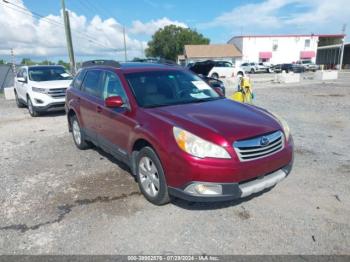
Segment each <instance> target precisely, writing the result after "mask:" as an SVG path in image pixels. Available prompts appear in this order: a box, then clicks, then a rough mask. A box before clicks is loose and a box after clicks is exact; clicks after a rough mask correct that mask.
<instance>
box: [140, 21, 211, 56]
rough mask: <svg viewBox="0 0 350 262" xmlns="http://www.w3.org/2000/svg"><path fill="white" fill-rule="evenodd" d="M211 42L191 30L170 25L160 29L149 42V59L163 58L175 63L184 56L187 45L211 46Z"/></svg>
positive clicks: (147, 51)
mask: <svg viewBox="0 0 350 262" xmlns="http://www.w3.org/2000/svg"><path fill="white" fill-rule="evenodd" d="M209 42H210V40H209V39H208V38H206V37H204V36H203V35H202V34H200V33H198V32H196V31H195V30H192V29H189V28H183V27H179V26H176V25H168V26H165V27H164V28H161V29H159V30H158V31H157V32H155V33H154V35H153V36H152V39H151V41H149V42H148V48H147V49H146V56H147V57H161V58H165V59H169V60H173V61H175V60H176V59H177V56H178V55H180V54H183V52H184V47H185V45H200V44H209Z"/></svg>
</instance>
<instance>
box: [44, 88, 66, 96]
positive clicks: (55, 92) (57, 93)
mask: <svg viewBox="0 0 350 262" xmlns="http://www.w3.org/2000/svg"><path fill="white" fill-rule="evenodd" d="M66 90H67V88H55V89H49V90H48V92H47V94H48V95H49V96H51V97H53V98H59V97H65V95H66Z"/></svg>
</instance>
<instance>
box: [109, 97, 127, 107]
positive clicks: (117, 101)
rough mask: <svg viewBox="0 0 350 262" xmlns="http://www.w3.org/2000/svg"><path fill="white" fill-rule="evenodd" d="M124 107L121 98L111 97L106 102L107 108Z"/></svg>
mask: <svg viewBox="0 0 350 262" xmlns="http://www.w3.org/2000/svg"><path fill="white" fill-rule="evenodd" d="M123 105H124V102H123V99H122V98H121V97H120V96H110V97H108V98H106V100H105V106H106V107H109V108H119V107H122V106H123Z"/></svg>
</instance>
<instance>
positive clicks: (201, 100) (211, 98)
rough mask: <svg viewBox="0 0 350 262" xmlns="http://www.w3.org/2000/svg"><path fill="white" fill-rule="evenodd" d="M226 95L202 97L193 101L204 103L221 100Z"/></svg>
mask: <svg viewBox="0 0 350 262" xmlns="http://www.w3.org/2000/svg"><path fill="white" fill-rule="evenodd" d="M223 98H224V97H221V96H220V97H210V98H202V99H198V100H194V101H193V103H202V102H208V101H213V100H219V99H223Z"/></svg>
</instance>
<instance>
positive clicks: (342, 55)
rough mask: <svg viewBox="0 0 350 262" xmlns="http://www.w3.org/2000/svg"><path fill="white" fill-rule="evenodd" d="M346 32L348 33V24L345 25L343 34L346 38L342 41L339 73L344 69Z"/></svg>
mask: <svg viewBox="0 0 350 262" xmlns="http://www.w3.org/2000/svg"><path fill="white" fill-rule="evenodd" d="M345 31H346V24H343V28H342V34H343V35H344V37H343V39H342V44H341V51H340V59H339V71H341V70H342V67H343V58H344V44H345V43H344V42H345Z"/></svg>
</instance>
